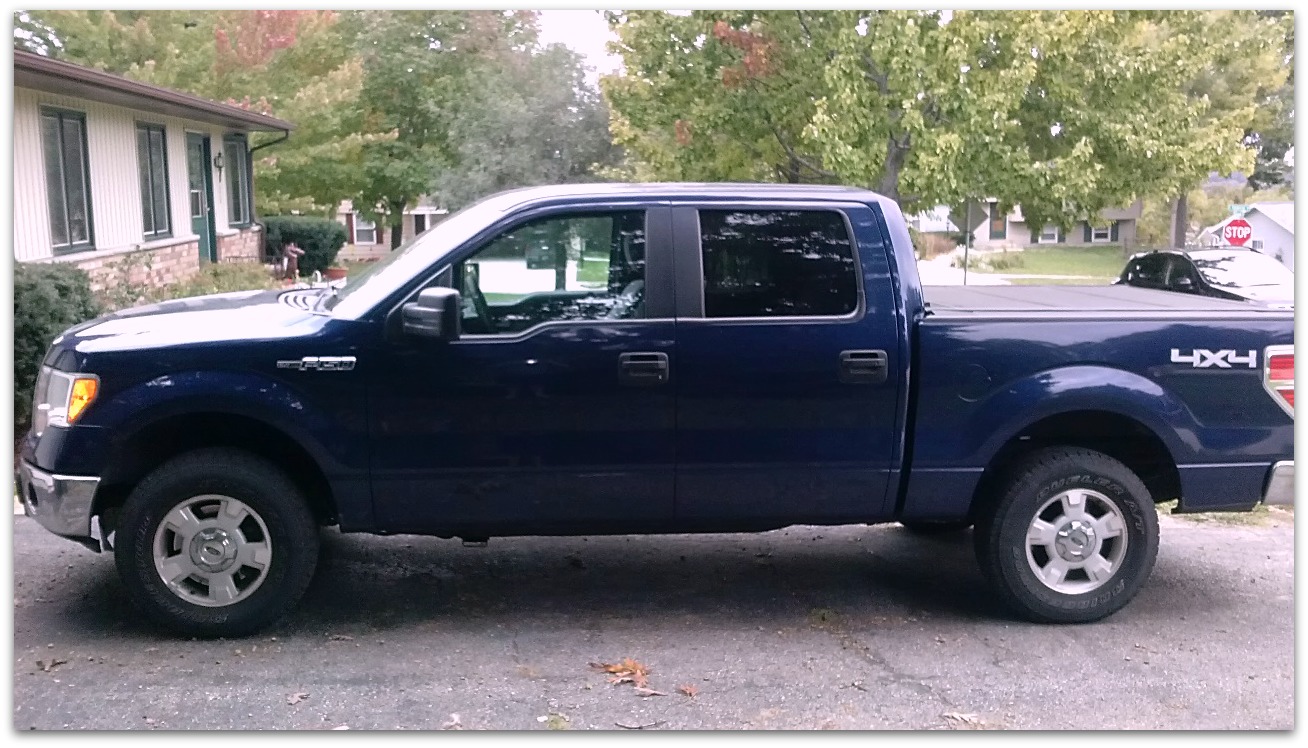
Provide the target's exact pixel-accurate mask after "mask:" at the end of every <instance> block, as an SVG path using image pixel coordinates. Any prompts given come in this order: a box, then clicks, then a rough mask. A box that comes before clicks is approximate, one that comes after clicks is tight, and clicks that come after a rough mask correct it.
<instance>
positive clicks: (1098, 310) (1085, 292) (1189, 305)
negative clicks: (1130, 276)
mask: <svg viewBox="0 0 1308 748" xmlns="http://www.w3.org/2000/svg"><path fill="white" fill-rule="evenodd" d="M922 292H923V294H924V295H925V297H926V301H927V304H928V305H929V309H930V313H931V316H932V317H960V316H976V315H984V316H991V315H1002V316H1046V314H1051V313H1052V314H1054V315H1056V316H1082V315H1084V316H1119V315H1124V314H1130V315H1140V314H1144V315H1146V316H1153V314H1151V313H1159V314H1167V315H1175V314H1177V313H1181V314H1186V313H1201V314H1202V315H1203V316H1210V315H1212V314H1213V313H1218V314H1223V315H1228V314H1234V315H1237V316H1243V315H1244V314H1245V313H1248V314H1257V315H1260V316H1261V315H1268V314H1270V315H1277V314H1279V315H1290V316H1293V314H1294V313H1293V312H1292V311H1289V310H1284V309H1272V308H1269V307H1263V306H1259V305H1257V304H1251V303H1249V302H1245V301H1231V300H1227V299H1214V298H1211V297H1207V296H1190V295H1188V294H1182V293H1176V292H1173V291H1154V290H1151V289H1147V288H1133V287H1130V286H1114V285H1103V286H924V287H923V289H922Z"/></svg>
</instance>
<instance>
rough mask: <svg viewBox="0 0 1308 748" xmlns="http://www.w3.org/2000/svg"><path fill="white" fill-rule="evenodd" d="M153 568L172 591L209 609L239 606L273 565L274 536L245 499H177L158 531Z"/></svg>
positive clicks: (218, 497) (251, 593)
mask: <svg viewBox="0 0 1308 748" xmlns="http://www.w3.org/2000/svg"><path fill="white" fill-rule="evenodd" d="M153 552H154V568H155V572H156V573H158V574H159V578H160V579H161V580H162V581H163V583H164V585H165V586H167V587H168V589H169V591H171V592H172V593H173V594H174V595H177V596H178V597H179V598H181V599H183V600H185V601H186V602H188V603H192V604H195V605H200V606H203V607H206V608H221V607H226V606H229V605H235V604H236V603H239V602H241V601H242V600H245V599H247V598H249V597H250V595H253V594H254V592H255V591H256V590H258V589H259V587H260V585H262V584H263V581H264V579H266V578H267V576H268V569H269V567H270V566H271V564H272V538H271V537H270V536H269V534H268V526H267V525H266V524H265V523H264V521H263V517H260V516H259V513H258V512H256V511H254V509H252V508H251V507H250V506H249V505H248V504H246V503H245V502H243V501H241V500H239V499H235V498H232V497H231V496H223V495H219V494H204V495H201V496H194V497H191V498H189V499H186V500H184V501H181V502H179V503H178V504H177V505H176V506H174V507H173V508H172V509H171V510H170V511H169V512H168V513H167V514H165V515H164V517H163V519H162V520H160V522H159V526H158V528H157V529H156V530H155V533H154V545H153Z"/></svg>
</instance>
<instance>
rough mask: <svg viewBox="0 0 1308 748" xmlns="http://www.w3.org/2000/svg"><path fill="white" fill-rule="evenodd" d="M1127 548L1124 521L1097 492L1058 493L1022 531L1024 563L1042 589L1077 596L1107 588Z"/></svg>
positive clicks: (1104, 497) (1119, 566) (1114, 504)
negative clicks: (1025, 529)
mask: <svg viewBox="0 0 1308 748" xmlns="http://www.w3.org/2000/svg"><path fill="white" fill-rule="evenodd" d="M1128 543H1129V540H1128V537H1127V533H1126V517H1125V516H1124V515H1123V514H1122V510H1121V509H1120V508H1119V507H1118V505H1117V504H1116V503H1114V502H1113V501H1112V500H1111V499H1109V498H1108V497H1107V496H1105V495H1104V494H1102V493H1099V492H1098V491H1092V490H1090V489H1084V488H1076V489H1071V490H1068V491H1063V492H1062V493H1059V494H1057V495H1055V496H1054V497H1053V498H1051V499H1049V500H1048V501H1046V502H1045V503H1044V504H1043V505H1041V507H1040V509H1039V510H1038V511H1037V512H1036V513H1035V514H1034V515H1032V518H1031V522H1030V524H1029V525H1028V526H1027V531H1026V540H1025V543H1024V545H1025V549H1026V561H1027V564H1028V566H1029V567H1030V569H1031V572H1032V573H1033V574H1034V575H1035V578H1036V579H1037V580H1039V582H1040V583H1041V584H1043V585H1044V586H1045V587H1047V588H1048V589H1050V590H1053V591H1054V592H1059V593H1062V594H1066V595H1080V594H1085V593H1087V592H1093V591H1095V590H1097V589H1099V588H1100V587H1102V586H1104V585H1105V584H1107V583H1108V581H1109V580H1110V579H1112V578H1113V576H1114V575H1115V574H1116V573H1117V571H1118V570H1119V569H1121V568H1122V563H1123V560H1124V559H1125V558H1126V549H1127V545H1128Z"/></svg>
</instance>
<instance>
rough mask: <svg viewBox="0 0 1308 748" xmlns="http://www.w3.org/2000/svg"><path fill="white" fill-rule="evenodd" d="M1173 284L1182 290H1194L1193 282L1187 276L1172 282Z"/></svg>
mask: <svg viewBox="0 0 1308 748" xmlns="http://www.w3.org/2000/svg"><path fill="white" fill-rule="evenodd" d="M1173 284H1174V285H1175V286H1176V287H1177V288H1184V289H1187V290H1189V289H1191V288H1194V281H1193V280H1192V279H1191V278H1190V276H1188V275H1182V276H1181V277H1179V278H1177V279H1176V280H1175V281H1173Z"/></svg>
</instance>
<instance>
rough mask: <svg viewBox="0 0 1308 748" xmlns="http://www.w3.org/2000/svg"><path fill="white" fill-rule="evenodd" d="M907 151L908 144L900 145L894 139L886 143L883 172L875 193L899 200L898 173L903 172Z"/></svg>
mask: <svg viewBox="0 0 1308 748" xmlns="http://www.w3.org/2000/svg"><path fill="white" fill-rule="evenodd" d="M908 149H909V144H908V143H904V144H900V142H899V141H898V140H895V139H894V138H889V139H887V141H886V165H885V171H884V172H883V173H882V175H881V184H879V185H878V186H877V192H880V193H881V194H882V195H885V196H886V197H888V198H890V199H891V200H896V201H898V200H899V173H900V172H901V171H903V170H904V162H905V161H907V160H908Z"/></svg>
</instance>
